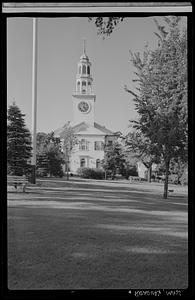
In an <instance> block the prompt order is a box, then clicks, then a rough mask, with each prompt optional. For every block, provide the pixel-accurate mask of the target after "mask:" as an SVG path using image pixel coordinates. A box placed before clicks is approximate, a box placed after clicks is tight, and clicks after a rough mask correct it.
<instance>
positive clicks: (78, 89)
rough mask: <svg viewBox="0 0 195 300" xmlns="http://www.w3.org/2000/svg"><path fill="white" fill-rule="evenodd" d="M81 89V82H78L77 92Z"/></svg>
mask: <svg viewBox="0 0 195 300" xmlns="http://www.w3.org/2000/svg"><path fill="white" fill-rule="evenodd" d="M79 89H80V81H78V82H77V91H79Z"/></svg>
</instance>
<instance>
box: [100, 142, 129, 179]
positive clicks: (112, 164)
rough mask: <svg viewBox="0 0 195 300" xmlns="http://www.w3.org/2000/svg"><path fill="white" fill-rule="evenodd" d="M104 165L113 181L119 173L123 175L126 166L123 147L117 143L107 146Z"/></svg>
mask: <svg viewBox="0 0 195 300" xmlns="http://www.w3.org/2000/svg"><path fill="white" fill-rule="evenodd" d="M102 165H103V168H104V170H105V171H106V173H107V172H110V173H111V177H112V179H114V178H115V175H116V173H117V171H119V172H120V173H122V171H123V169H124V165H125V156H124V153H123V149H122V145H120V144H119V143H118V142H117V141H114V142H113V143H112V145H105V155H104V159H103V161H102Z"/></svg>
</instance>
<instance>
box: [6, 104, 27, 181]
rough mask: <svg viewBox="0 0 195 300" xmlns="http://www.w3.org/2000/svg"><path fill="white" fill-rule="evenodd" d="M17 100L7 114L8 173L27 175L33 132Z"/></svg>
mask: <svg viewBox="0 0 195 300" xmlns="http://www.w3.org/2000/svg"><path fill="white" fill-rule="evenodd" d="M24 117H25V115H24V114H22V112H21V110H20V109H19V107H18V106H17V105H16V104H15V102H14V103H13V104H12V105H10V106H9V108H8V115H7V121H8V124H7V165H8V173H10V174H12V175H19V176H21V175H26V174H28V172H29V171H30V162H29V160H30V158H31V155H32V154H31V151H32V147H31V134H30V131H29V130H28V129H27V127H26V125H25V120H24Z"/></svg>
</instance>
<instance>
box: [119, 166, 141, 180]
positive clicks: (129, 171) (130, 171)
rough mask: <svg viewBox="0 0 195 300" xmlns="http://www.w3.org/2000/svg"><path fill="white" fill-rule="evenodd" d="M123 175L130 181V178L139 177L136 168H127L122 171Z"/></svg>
mask: <svg viewBox="0 0 195 300" xmlns="http://www.w3.org/2000/svg"><path fill="white" fill-rule="evenodd" d="M121 173H122V175H123V176H124V177H125V178H126V179H128V178H129V176H138V172H137V168H136V166H127V167H126V168H124V169H123V170H122V172H121Z"/></svg>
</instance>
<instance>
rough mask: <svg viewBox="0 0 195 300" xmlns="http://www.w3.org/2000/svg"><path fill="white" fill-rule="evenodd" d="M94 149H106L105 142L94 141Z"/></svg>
mask: <svg viewBox="0 0 195 300" xmlns="http://www.w3.org/2000/svg"><path fill="white" fill-rule="evenodd" d="M94 149H95V150H98V151H102V150H104V143H103V142H101V141H96V142H95V143H94Z"/></svg>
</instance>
